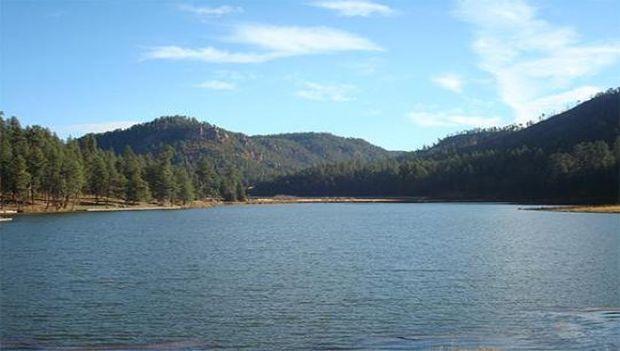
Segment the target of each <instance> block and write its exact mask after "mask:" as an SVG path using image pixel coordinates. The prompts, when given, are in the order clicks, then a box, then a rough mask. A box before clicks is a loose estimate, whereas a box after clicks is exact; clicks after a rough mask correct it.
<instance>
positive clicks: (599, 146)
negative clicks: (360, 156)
mask: <svg viewBox="0 0 620 351" xmlns="http://www.w3.org/2000/svg"><path fill="white" fill-rule="evenodd" d="M619 167H620V137H619V138H617V139H616V141H615V142H614V143H613V144H612V145H609V144H608V143H606V142H605V141H594V142H583V143H579V144H577V145H575V146H574V147H573V149H572V150H570V151H568V152H552V153H550V152H545V151H544V150H543V149H541V148H529V147H527V146H521V147H518V148H512V149H508V150H497V149H488V150H482V151H474V152H467V153H463V152H458V151H456V150H448V151H445V152H442V153H439V154H431V155H430V156H429V155H420V154H413V155H410V156H407V157H403V158H400V159H391V160H385V161H381V162H374V163H360V162H346V163H338V164H329V165H321V166H317V167H313V168H309V169H306V170H303V171H302V172H299V173H296V174H290V175H286V176H283V177H280V178H277V179H275V180H272V181H268V182H263V183H260V184H258V185H257V186H256V187H255V189H254V190H253V194H256V195H297V196H386V195H389V196H414V197H415V196H419V197H430V198H439V199H468V200H474V199H479V200H506V201H553V202H556V201H557V202H617V201H618V195H619V194H618V187H619V186H620V179H619Z"/></svg>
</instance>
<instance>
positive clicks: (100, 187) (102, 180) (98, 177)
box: [89, 152, 110, 203]
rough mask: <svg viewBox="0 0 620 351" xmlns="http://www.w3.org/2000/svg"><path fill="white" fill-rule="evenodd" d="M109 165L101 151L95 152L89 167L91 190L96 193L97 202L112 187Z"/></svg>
mask: <svg viewBox="0 0 620 351" xmlns="http://www.w3.org/2000/svg"><path fill="white" fill-rule="evenodd" d="M107 166H108V165H107V164H106V162H105V160H104V159H103V156H102V155H101V153H99V152H97V153H95V154H94V155H93V156H92V158H91V165H90V169H89V173H90V174H89V190H90V193H91V194H93V195H95V202H97V203H99V198H100V197H101V196H104V195H106V194H107V193H108V189H109V188H110V172H109V171H108V167H107Z"/></svg>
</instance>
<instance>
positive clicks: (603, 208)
mask: <svg viewBox="0 0 620 351" xmlns="http://www.w3.org/2000/svg"><path fill="white" fill-rule="evenodd" d="M523 210H530V211H553V212H580V213H620V205H575V206H541V207H530V208H523Z"/></svg>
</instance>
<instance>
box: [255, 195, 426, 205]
mask: <svg viewBox="0 0 620 351" xmlns="http://www.w3.org/2000/svg"><path fill="white" fill-rule="evenodd" d="M420 200H421V199H417V201H416V199H414V198H405V197H394V198H390V197H384V198H375V197H368V198H362V197H336V196H335V197H255V198H250V199H248V200H247V201H246V203H248V204H287V203H399V202H420Z"/></svg>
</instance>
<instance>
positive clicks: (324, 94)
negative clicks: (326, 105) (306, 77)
mask: <svg viewBox="0 0 620 351" xmlns="http://www.w3.org/2000/svg"><path fill="white" fill-rule="evenodd" d="M356 90H357V88H356V87H355V86H353V85H349V84H319V83H313V82H304V83H303V84H302V87H301V89H299V90H298V91H297V92H296V93H295V95H297V96H298V97H300V98H302V99H306V100H314V101H332V102H345V101H351V100H354V97H353V93H355V91H356Z"/></svg>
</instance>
